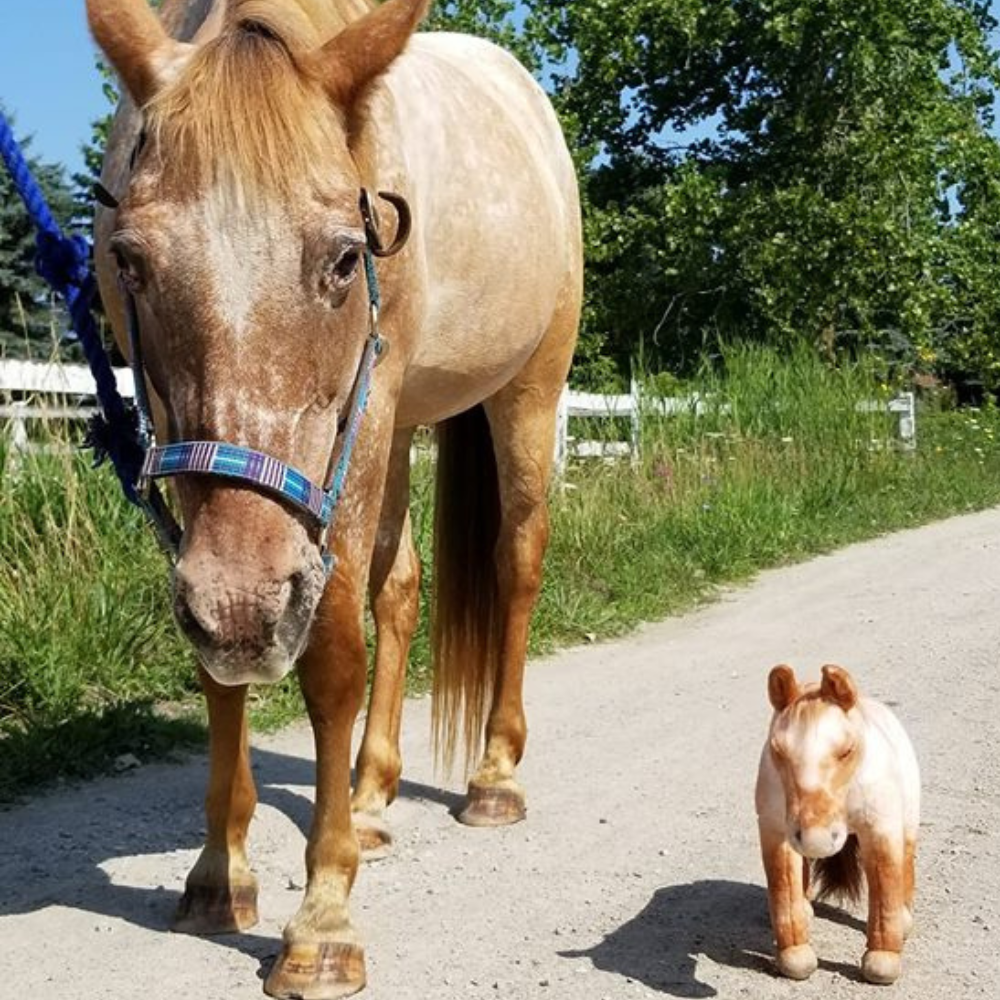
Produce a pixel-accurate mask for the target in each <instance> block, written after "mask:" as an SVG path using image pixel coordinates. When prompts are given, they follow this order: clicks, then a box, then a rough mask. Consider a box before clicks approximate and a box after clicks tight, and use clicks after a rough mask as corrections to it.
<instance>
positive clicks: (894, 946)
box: [756, 665, 920, 984]
mask: <svg viewBox="0 0 1000 1000" xmlns="http://www.w3.org/2000/svg"><path fill="white" fill-rule="evenodd" d="M767 690H768V695H769V697H770V700H771V704H772V705H773V706H774V717H773V718H772V719H771V726H770V730H769V731H768V738H767V742H766V743H765V744H764V749H763V752H762V753H761V757H760V769H759V771H758V775H757V794H756V801H757V823H758V827H759V830H760V849H761V854H762V856H763V860H764V870H765V872H766V873H767V893H768V902H769V906H770V911H771V925H772V927H773V928H774V935H775V938H776V939H777V952H778V956H777V963H778V969H779V970H780V971H781V972H782V973H783V974H784V975H786V976H789V977H790V978H792V979H806V978H808V977H809V976H810V975H811V974H812V973H813V972H814V971H815V969H816V964H817V963H816V952H815V951H814V950H813V948H812V945H810V943H809V920H810V918H811V917H812V906H811V904H810V902H809V900H810V899H822V898H823V897H825V896H829V895H841V896H846V897H847V898H849V899H857V898H858V897H859V895H860V893H861V888H862V885H863V883H864V882H867V884H868V946H867V950H866V951H865V954H864V958H863V959H862V960H861V972H862V975H863V976H864V977H865V979H866V980H868V982H870V983H882V984H887V983H892V982H894V981H895V980H896V979H897V977H898V976H899V973H900V969H901V953H902V950H903V940H904V938H905V937H906V935H907V934H908V933H909V930H910V927H911V925H912V923H913V891H914V858H915V855H916V845H917V826H918V824H919V812H920V772H919V769H918V767H917V759H916V755H915V754H914V751H913V746H912V744H911V743H910V740H909V738H908V737H907V735H906V732H905V731H904V729H903V727H902V725H901V724H900V722H899V720H898V719H897V718H896V716H895V715H893V713H892V712H891V711H890V710H889V709H888V708H887V707H886V706H885V705H883V704H881V703H880V702H877V701H873V700H872V699H870V698H864V697H862V696H861V695H859V694H858V689H857V687H856V685H855V683H854V680H853V678H852V677H851V675H850V674H849V673H848V672H847V671H846V670H844V669H843V668H842V667H836V666H825V667H823V678H822V681H821V682H820V683H819V684H804V685H802V686H800V685H799V683H798V681H797V680H796V677H795V672H794V671H793V670H792V668H791V667H789V666H784V665H781V666H777V667H775V668H774V669H773V670H772V671H771V673H770V676H769V677H768V681H767ZM811 880H814V885H813V886H812V887H810V881H811Z"/></svg>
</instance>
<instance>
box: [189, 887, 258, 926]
mask: <svg viewBox="0 0 1000 1000" xmlns="http://www.w3.org/2000/svg"><path fill="white" fill-rule="evenodd" d="M256 923H257V886H256V884H250V885H231V886H230V885H190V884H189V885H187V886H186V887H185V889H184V895H183V896H182V897H181V901H180V902H179V903H178V904H177V912H176V913H175V914H174V922H173V925H172V929H173V930H174V931H176V932H177V933H178V934H235V933H236V932H238V931H245V930H248V929H249V928H251V927H253V925H254V924H256Z"/></svg>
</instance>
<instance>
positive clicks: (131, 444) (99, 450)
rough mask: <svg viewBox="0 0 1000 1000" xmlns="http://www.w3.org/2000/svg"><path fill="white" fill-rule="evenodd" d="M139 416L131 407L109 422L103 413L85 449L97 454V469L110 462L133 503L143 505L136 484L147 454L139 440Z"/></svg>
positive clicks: (95, 418) (96, 417)
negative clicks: (137, 429)
mask: <svg viewBox="0 0 1000 1000" xmlns="http://www.w3.org/2000/svg"><path fill="white" fill-rule="evenodd" d="M136 434H137V432H136V412H135V408H134V407H128V408H126V409H124V410H123V411H122V413H121V414H120V415H119V416H118V417H117V418H108V417H106V416H105V415H104V414H103V413H98V414H95V415H94V416H93V417H91V420H90V426H89V427H88V428H87V436H86V437H85V438H84V441H83V447H84V448H90V449H91V450H92V451H93V453H94V467H95V468H97V467H98V466H99V465H103V464H104V463H105V462H106V461H108V460H109V459H110V461H111V464H112V465H113V466H114V468H115V471H116V472H117V473H118V478H119V481H120V482H121V484H122V489H123V490H124V491H125V495H126V497H128V499H129V500H130V501H131V502H132V503H138V502H139V495H138V492H137V490H136V484H137V483H138V482H139V475H140V473H141V471H142V463H143V459H144V458H145V451H144V449H143V448H142V447H141V446H140V445H139V443H138V440H137V436H136Z"/></svg>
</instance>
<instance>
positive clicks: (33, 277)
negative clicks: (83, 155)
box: [0, 116, 73, 357]
mask: <svg viewBox="0 0 1000 1000" xmlns="http://www.w3.org/2000/svg"><path fill="white" fill-rule="evenodd" d="M8 117H9V116H8ZM30 146H31V140H30V138H27V139H23V140H22V147H23V148H24V150H25V153H26V155H27V156H28V162H29V164H30V166H31V169H32V171H33V173H34V175H35V177H36V178H37V180H38V182H39V184H40V185H41V187H42V191H43V192H44V194H45V197H46V199H47V200H48V202H49V207H50V208H51V209H52V212H53V215H54V216H55V217H56V220H57V221H58V222H59V224H60V225H68V224H69V222H70V220H71V218H72V214H73V205H72V196H71V194H70V191H69V187H68V185H67V183H66V179H65V174H64V171H63V168H62V167H61V166H59V165H57V164H53V163H43V162H41V161H40V160H39V159H38V158H37V157H34V156H31V155H30V153H29V150H30ZM34 261H35V228H34V225H33V223H32V222H31V219H30V218H29V217H28V213H27V211H26V210H25V207H24V205H23V203H22V202H21V199H20V197H19V196H18V194H17V192H16V191H15V190H14V184H13V182H12V181H11V179H10V176H9V175H8V173H7V171H6V170H4V169H0V356H7V357H23V356H38V357H49V356H51V355H52V353H53V352H54V351H55V350H57V349H58V346H59V342H60V339H61V337H62V333H63V330H64V323H65V320H64V317H63V315H62V313H61V312H59V311H57V310H56V309H55V308H54V302H53V298H52V295H51V294H50V293H49V290H48V288H47V287H46V285H45V283H44V282H43V281H42V280H41V278H39V277H38V275H37V274H36V273H35V264H34Z"/></svg>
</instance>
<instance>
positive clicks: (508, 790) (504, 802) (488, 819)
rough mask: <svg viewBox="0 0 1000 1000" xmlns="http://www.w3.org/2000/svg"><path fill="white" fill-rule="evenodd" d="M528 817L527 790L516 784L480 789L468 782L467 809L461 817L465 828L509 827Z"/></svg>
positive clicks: (459, 819)
mask: <svg viewBox="0 0 1000 1000" xmlns="http://www.w3.org/2000/svg"><path fill="white" fill-rule="evenodd" d="M527 814H528V810H527V807H526V806H525V801H524V790H523V789H522V788H521V786H520V785H519V784H518V783H517V782H516V781H514V780H512V779H508V780H507V781H505V782H503V784H499V785H477V784H476V783H475V782H471V781H470V782H469V794H468V798H467V799H466V803H465V808H464V809H463V810H462V812H461V813H459V816H458V821H459V823H464V824H465V825H466V826H509V825H510V824H511V823H520V822H521V820H523V819H524V818H525V817H526V816H527Z"/></svg>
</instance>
